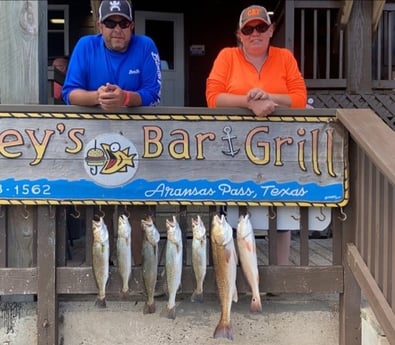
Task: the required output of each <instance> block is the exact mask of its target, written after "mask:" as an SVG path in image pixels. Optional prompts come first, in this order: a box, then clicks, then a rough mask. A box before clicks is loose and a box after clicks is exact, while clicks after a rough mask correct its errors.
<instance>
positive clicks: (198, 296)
mask: <svg viewBox="0 0 395 345" xmlns="http://www.w3.org/2000/svg"><path fill="white" fill-rule="evenodd" d="M191 302H194V303H195V302H197V303H203V293H202V292H197V291H196V290H195V291H194V292H193V293H192V296H191Z"/></svg>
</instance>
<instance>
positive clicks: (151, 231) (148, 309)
mask: <svg viewBox="0 0 395 345" xmlns="http://www.w3.org/2000/svg"><path fill="white" fill-rule="evenodd" d="M141 226H142V228H143V232H144V238H143V245H142V261H143V262H142V266H143V282H144V287H145V292H146V294H147V300H146V302H145V305H144V310H143V313H144V314H152V313H155V311H156V307H155V300H154V296H155V287H156V282H157V277H158V243H159V240H160V234H159V231H158V229H157V228H156V226H155V224H154V222H153V220H152V217H151V216H148V217H147V218H145V219H142V220H141Z"/></svg>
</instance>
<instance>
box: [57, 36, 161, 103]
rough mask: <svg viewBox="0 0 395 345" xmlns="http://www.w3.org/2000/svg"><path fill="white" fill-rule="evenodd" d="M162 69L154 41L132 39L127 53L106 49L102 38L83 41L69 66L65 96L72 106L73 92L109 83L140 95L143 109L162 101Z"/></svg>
mask: <svg viewBox="0 0 395 345" xmlns="http://www.w3.org/2000/svg"><path fill="white" fill-rule="evenodd" d="M161 82H162V77H161V69H160V57H159V53H158V49H157V47H156V45H155V43H154V42H153V40H152V39H151V38H149V37H148V36H143V35H133V36H132V39H131V41H130V44H129V47H128V49H127V51H126V52H123V53H120V52H115V51H111V50H109V49H107V48H106V47H105V45H104V40H103V38H102V35H101V34H98V35H88V36H84V37H82V38H81V39H80V40H79V41H78V42H77V44H76V46H75V48H74V50H73V53H72V55H71V59H70V62H69V66H68V70H67V74H66V78H65V81H64V85H63V89H62V96H63V100H64V102H65V103H66V104H70V99H69V95H70V92H71V91H72V90H74V89H83V90H88V91H94V90H97V89H98V88H99V87H100V86H102V85H106V83H111V84H116V85H118V86H119V87H120V88H121V89H123V90H128V91H135V92H137V93H139V94H140V96H141V100H142V105H143V106H150V105H157V104H158V103H159V101H160V91H161Z"/></svg>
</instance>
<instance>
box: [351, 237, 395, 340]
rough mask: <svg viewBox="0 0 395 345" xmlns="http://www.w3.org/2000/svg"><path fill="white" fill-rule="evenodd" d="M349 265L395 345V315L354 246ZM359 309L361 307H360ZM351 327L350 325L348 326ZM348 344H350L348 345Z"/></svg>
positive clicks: (352, 246)
mask: <svg viewBox="0 0 395 345" xmlns="http://www.w3.org/2000/svg"><path fill="white" fill-rule="evenodd" d="M347 264H348V265H349V266H350V270H351V272H352V274H353V276H354V278H355V280H356V281H357V282H358V284H359V286H360V287H361V289H362V291H363V293H364V296H365V297H366V299H367V301H368V303H369V306H370V307H371V308H372V310H373V312H374V314H375V315H376V317H377V320H378V322H379V324H380V326H381V327H382V328H383V331H384V334H385V335H386V337H387V340H388V341H389V343H390V344H391V345H394V344H395V313H394V311H393V310H392V309H391V307H390V305H389V304H388V302H387V300H386V299H385V297H384V295H383V293H382V292H381V289H380V287H379V286H378V285H377V283H376V281H375V280H374V277H373V276H372V274H371V273H370V271H369V268H368V267H367V266H366V264H365V262H364V260H363V258H362V257H361V255H360V254H359V252H358V249H357V248H356V247H355V245H353V244H348V246H347ZM358 307H359V305H358ZM348 327H349V325H348ZM347 344H348V343H347Z"/></svg>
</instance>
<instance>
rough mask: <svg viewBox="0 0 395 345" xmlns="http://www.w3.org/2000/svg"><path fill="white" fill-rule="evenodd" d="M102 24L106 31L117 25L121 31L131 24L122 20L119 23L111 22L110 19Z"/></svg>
mask: <svg viewBox="0 0 395 345" xmlns="http://www.w3.org/2000/svg"><path fill="white" fill-rule="evenodd" d="M103 24H104V26H105V27H106V28H107V29H114V28H115V27H116V26H117V25H119V27H120V28H121V29H126V28H128V27H129V26H130V25H131V24H132V22H129V21H128V20H126V19H122V20H121V21H119V22H117V21H115V20H111V19H106V20H104V21H103Z"/></svg>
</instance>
